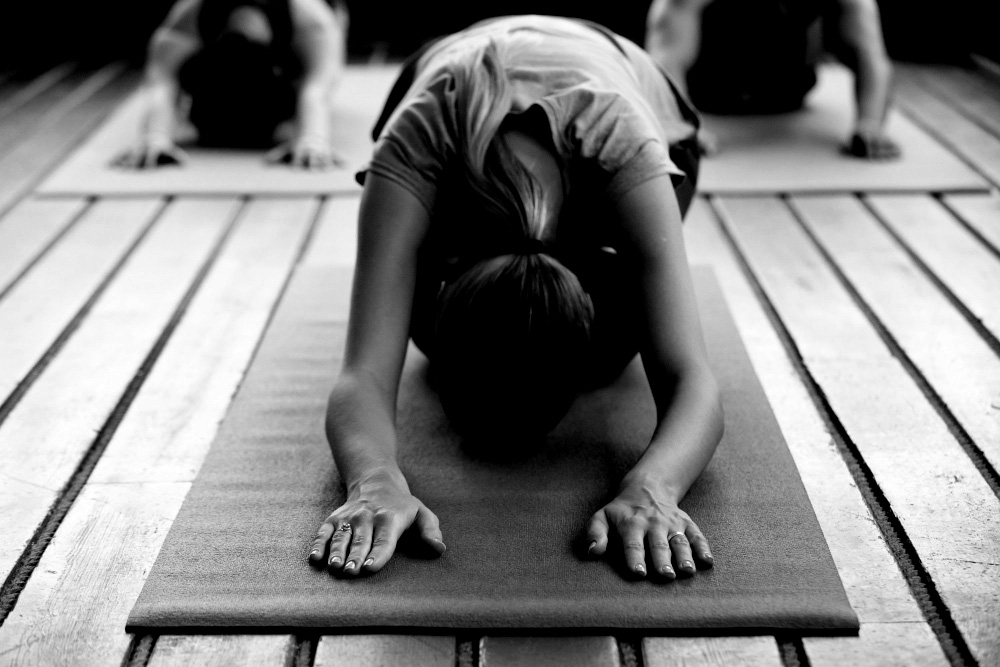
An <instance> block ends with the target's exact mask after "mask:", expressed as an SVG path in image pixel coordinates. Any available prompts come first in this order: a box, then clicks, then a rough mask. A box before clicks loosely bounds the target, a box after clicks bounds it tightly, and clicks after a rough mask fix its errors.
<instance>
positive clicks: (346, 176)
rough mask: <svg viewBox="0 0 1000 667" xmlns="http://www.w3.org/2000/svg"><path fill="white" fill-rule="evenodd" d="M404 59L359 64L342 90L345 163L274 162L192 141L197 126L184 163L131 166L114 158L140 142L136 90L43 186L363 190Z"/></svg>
mask: <svg viewBox="0 0 1000 667" xmlns="http://www.w3.org/2000/svg"><path fill="white" fill-rule="evenodd" d="M398 73H399V66H397V65H391V66H390V65H387V66H370V65H364V66H360V65H351V66H348V67H347V68H346V71H345V74H344V78H343V81H341V84H340V87H339V88H338V89H337V91H336V94H335V98H334V105H333V106H334V109H333V124H332V129H333V139H332V145H333V146H334V147H335V148H336V149H337V150H338V152H339V153H340V154H341V156H342V157H344V158H345V161H346V164H345V166H344V167H341V168H335V169H329V170H326V171H320V172H307V171H304V170H301V169H290V168H289V167H287V166H285V165H268V164H266V163H265V162H264V154H265V152H266V151H244V150H219V149H205V148H198V147H197V146H194V145H191V143H190V142H191V140H192V139H193V138H194V136H195V132H194V129H193V128H191V127H190V126H185V127H184V128H182V129H181V130H180V137H179V138H181V142H180V143H181V146H182V147H183V148H184V150H185V151H186V152H187V153H188V157H189V160H188V161H187V163H185V164H184V165H183V166H182V167H164V168H160V169H153V170H143V171H135V170H123V169H117V168H114V167H111V166H110V162H111V160H112V159H113V158H114V156H116V155H118V154H119V153H120V152H121V151H123V150H125V149H127V148H128V147H129V146H132V145H133V144H134V143H135V141H136V137H137V136H138V132H139V127H140V122H141V118H142V114H143V104H142V98H141V97H140V95H139V93H138V92H136V93H133V94H132V95H131V96H130V97H129V98H127V99H126V100H125V101H124V102H123V103H122V104H121V106H120V107H119V108H118V109H117V110H115V111H114V112H113V113H112V114H111V116H109V117H108V119H107V120H106V121H105V122H104V124H103V125H102V126H101V127H100V128H98V130H97V131H96V132H95V133H94V134H93V135H91V136H90V137H89V138H88V139H87V141H86V142H84V143H83V144H82V145H81V146H80V147H79V148H78V149H77V150H76V151H75V152H74V153H73V154H72V155H71V156H70V157H69V158H68V159H67V160H66V161H65V162H64V163H63V164H62V165H61V166H60V167H59V168H58V169H56V170H55V172H53V173H52V175H51V176H50V177H49V178H48V179H46V180H45V181H44V182H43V183H42V184H41V185H40V186H39V187H38V190H37V191H38V192H39V193H42V194H50V195H87V194H91V195H164V194H261V195H266V194H278V195H281V194H328V193H338V194H339V193H360V192H361V187H360V186H359V185H358V184H357V183H356V182H355V180H354V173H355V171H356V170H357V169H358V167H360V166H362V165H363V164H365V163H367V161H368V160H369V159H370V158H371V147H372V142H371V127H372V125H373V124H374V123H375V119H376V118H378V114H379V113H380V112H381V110H382V104H383V103H384V102H385V98H386V96H387V95H388V94H389V89H390V88H391V87H392V84H393V82H394V81H395V80H396V76H397V75H398Z"/></svg>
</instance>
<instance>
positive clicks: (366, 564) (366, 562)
mask: <svg viewBox="0 0 1000 667" xmlns="http://www.w3.org/2000/svg"><path fill="white" fill-rule="evenodd" d="M374 562H375V559H374V558H369V559H368V560H366V561H365V567H368V566H369V565H371V564H372V563H374Z"/></svg>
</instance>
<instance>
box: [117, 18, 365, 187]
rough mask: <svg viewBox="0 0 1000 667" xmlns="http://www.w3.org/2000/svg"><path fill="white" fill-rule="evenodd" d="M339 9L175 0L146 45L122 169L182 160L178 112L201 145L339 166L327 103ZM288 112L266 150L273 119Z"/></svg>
mask: <svg viewBox="0 0 1000 667" xmlns="http://www.w3.org/2000/svg"><path fill="white" fill-rule="evenodd" d="M347 25H348V15H347V9H346V6H345V5H344V4H343V2H339V1H335V2H334V4H333V5H332V6H331V5H328V4H327V3H326V2H325V1H324V0H179V2H178V3H177V4H176V5H174V7H173V8H172V9H171V11H170V13H169V14H168V16H167V18H166V20H165V21H164V23H163V25H161V26H160V27H159V28H158V29H157V30H156V32H155V33H154V34H153V37H152V39H151V41H150V44H149V53H148V58H147V63H146V67H145V76H144V83H143V89H142V95H143V96H144V100H145V104H146V109H145V113H144V115H143V120H142V126H141V129H140V134H139V138H138V141H137V143H136V144H135V145H134V146H133V147H131V148H130V149H128V150H126V151H124V152H123V153H122V154H121V155H119V156H117V157H116V159H115V160H114V164H115V165H116V166H119V167H123V168H135V169H144V168H155V167H158V166H161V165H167V164H180V163H183V162H184V159H185V155H184V153H183V152H182V151H181V150H180V149H179V148H178V146H177V144H176V140H175V131H176V129H177V126H178V123H179V121H180V120H181V119H182V118H183V114H184V113H185V111H184V108H183V107H184V104H183V103H184V102H185V101H186V102H189V107H188V109H187V112H186V115H187V118H188V120H189V121H190V122H191V123H192V124H193V125H194V127H195V128H196V129H197V131H198V143H199V144H200V145H202V146H212V147H227V148H247V149H272V150H271V151H270V152H269V153H268V154H267V160H268V161H270V162H284V163H287V164H290V165H291V166H293V167H301V168H304V169H324V168H328V167H330V166H334V165H337V164H339V162H340V160H339V158H338V156H337V154H336V152H335V151H334V148H333V147H332V146H331V136H330V134H331V132H330V130H331V128H330V122H331V121H330V106H331V97H332V94H333V92H334V90H335V89H336V87H337V85H338V83H339V81H340V79H341V76H342V73H343V70H344V64H345V61H346V33H347ZM290 119H294V120H295V121H296V123H295V132H294V136H293V137H292V138H291V140H290V141H288V142H287V143H284V144H282V145H280V146H277V147H275V145H274V143H275V131H276V129H277V128H278V126H279V124H281V123H283V122H284V121H287V120H290Z"/></svg>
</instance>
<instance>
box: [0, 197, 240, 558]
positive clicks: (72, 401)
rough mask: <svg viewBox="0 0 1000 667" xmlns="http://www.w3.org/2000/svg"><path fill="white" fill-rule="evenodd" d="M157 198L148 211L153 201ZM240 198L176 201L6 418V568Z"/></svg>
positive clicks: (2, 430)
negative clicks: (235, 200) (231, 199)
mask: <svg viewBox="0 0 1000 667" xmlns="http://www.w3.org/2000/svg"><path fill="white" fill-rule="evenodd" d="M149 204H150V205H147V206H146V211H143V213H147V212H148V211H150V210H153V208H152V205H151V204H152V203H149ZM234 204H235V202H234V201H228V202H227V201H221V200H218V201H207V202H179V203H178V204H176V205H173V206H170V207H169V208H168V209H167V211H166V214H165V215H164V216H163V218H162V219H161V220H160V221H159V224H157V225H156V226H155V227H154V228H153V230H152V231H151V232H150V233H149V235H148V236H147V238H146V239H145V242H144V243H143V244H142V245H141V246H140V247H139V248H138V249H137V250H136V252H135V253H134V254H133V255H132V256H131V257H130V258H129V260H128V261H127V263H126V264H125V266H124V267H123V268H122V270H121V272H120V273H119V275H118V276H117V277H116V279H115V280H114V282H113V283H112V284H111V285H110V286H109V287H108V289H107V290H106V291H105V292H104V294H103V295H102V296H101V298H100V300H99V301H98V302H97V303H96V304H95V305H94V307H93V308H92V310H91V312H90V313H89V314H88V316H87V318H86V319H85V320H84V322H83V324H82V325H81V326H80V328H79V330H77V332H76V333H75V334H74V336H73V337H72V338H71V339H70V340H69V342H68V343H67V344H66V345H65V347H64V348H63V349H62V351H61V352H60V353H59V355H58V356H57V357H56V358H55V359H54V360H53V361H52V363H51V364H50V365H49V366H48V368H47V369H46V370H45V371H44V372H43V374H42V375H41V376H40V377H39V378H38V380H37V381H36V382H35V384H34V385H33V386H32V387H31V389H30V390H29V391H28V393H27V394H26V395H25V396H24V397H23V399H22V400H21V401H20V402H19V403H18V404H17V405H16V406H15V407H14V409H13V411H12V412H11V413H10V415H9V416H8V418H7V420H6V421H5V422H4V424H3V426H2V427H0V470H3V471H4V477H5V483H4V486H3V489H2V490H0V508H2V509H0V533H2V534H3V535H4V537H5V539H4V540H3V542H2V546H0V573H2V575H3V576H4V577H6V575H7V573H8V572H9V571H10V569H11V567H13V565H14V562H15V561H16V559H17V558H18V557H19V556H20V555H21V552H22V551H23V550H24V548H25V546H26V545H27V544H28V542H29V540H31V538H32V536H33V535H34V533H35V530H36V528H37V527H38V525H39V524H40V523H41V522H42V520H43V519H44V518H45V515H46V514H48V512H49V509H50V508H51V507H52V504H53V503H54V502H55V500H56V499H57V498H58V496H59V493H60V490H61V489H62V488H63V487H64V486H65V485H66V483H67V482H68V481H69V480H70V477H71V476H72V475H73V473H74V471H75V470H76V468H77V466H78V465H79V464H80V460H81V459H82V458H83V456H84V455H85V454H86V452H87V450H88V449H89V448H90V446H91V444H92V442H93V440H94V434H95V433H97V432H98V431H100V429H101V426H102V425H103V424H104V422H105V421H106V420H107V419H108V417H109V416H110V415H111V412H112V411H113V410H114V409H115V406H116V404H117V403H118V401H119V400H120V398H121V396H122V393H123V391H124V389H125V387H126V386H127V385H128V384H129V381H130V380H131V379H132V377H133V376H134V375H135V374H136V372H137V371H138V370H139V368H140V366H141V365H142V363H143V360H144V359H145V357H146V355H147V354H149V350H150V349H151V348H152V347H153V345H154V343H155V342H156V340H157V338H158V337H159V335H160V332H161V331H162V330H163V328H164V327H165V326H166V325H167V323H168V322H169V321H170V318H171V317H172V316H173V314H174V310H175V309H176V308H177V306H178V304H179V303H180V301H181V298H182V297H183V296H184V293H185V292H186V291H187V289H188V287H189V285H190V284H191V281H192V280H193V279H194V277H195V275H196V274H197V272H198V270H199V268H200V267H201V266H202V264H203V262H204V261H205V260H206V259H207V258H208V256H209V253H210V252H211V250H212V248H213V247H214V246H215V245H216V243H217V242H218V239H219V235H220V234H221V232H222V231H223V230H224V229H225V228H226V225H227V223H228V222H229V220H231V214H232V212H233V211H234ZM39 303H43V304H44V301H40V302H39ZM26 443H31V446H25V444H26ZM158 481H164V480H158Z"/></svg>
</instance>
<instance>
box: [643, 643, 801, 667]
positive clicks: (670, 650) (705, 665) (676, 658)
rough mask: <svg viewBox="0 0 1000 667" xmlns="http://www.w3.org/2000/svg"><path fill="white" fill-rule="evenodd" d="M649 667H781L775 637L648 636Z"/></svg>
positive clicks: (645, 648)
mask: <svg viewBox="0 0 1000 667" xmlns="http://www.w3.org/2000/svg"><path fill="white" fill-rule="evenodd" d="M642 657H643V664H644V665H646V667H667V666H668V665H670V666H675V665H676V666H677V667H730V665H746V666H747V667H772V666H773V667H780V666H781V665H782V664H783V663H782V661H781V655H780V653H779V652H778V644H777V642H775V641H774V637H646V638H645V639H643V640H642Z"/></svg>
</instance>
